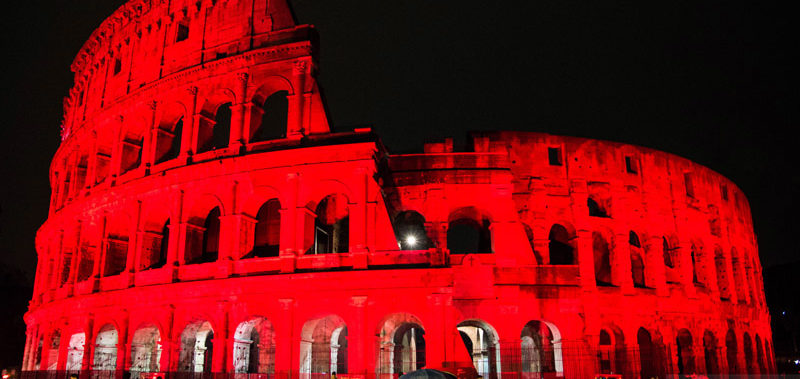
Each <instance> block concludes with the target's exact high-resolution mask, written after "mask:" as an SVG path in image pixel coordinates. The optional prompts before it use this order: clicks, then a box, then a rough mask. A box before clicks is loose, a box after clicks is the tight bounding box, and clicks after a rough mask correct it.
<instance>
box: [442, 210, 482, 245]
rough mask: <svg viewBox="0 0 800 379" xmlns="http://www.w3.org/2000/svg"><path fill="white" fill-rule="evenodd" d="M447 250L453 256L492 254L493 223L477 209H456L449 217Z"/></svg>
mask: <svg viewBox="0 0 800 379" xmlns="http://www.w3.org/2000/svg"><path fill="white" fill-rule="evenodd" d="M448 221H449V223H448V226H447V248H448V249H449V250H450V252H451V253H453V254H476V253H477V254H490V253H492V235H491V231H490V226H491V221H490V217H489V215H488V214H486V213H485V212H482V211H480V210H479V209H477V208H475V207H463V208H459V209H456V210H455V211H453V212H452V213H450V216H449V217H448Z"/></svg>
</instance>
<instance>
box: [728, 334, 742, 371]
mask: <svg viewBox="0 0 800 379" xmlns="http://www.w3.org/2000/svg"><path fill="white" fill-rule="evenodd" d="M725 350H726V352H725V359H726V360H727V363H728V373H729V374H741V373H742V372H741V368H740V367H739V359H738V357H739V345H738V343H737V342H736V333H734V332H733V329H729V330H728V333H727V334H725Z"/></svg>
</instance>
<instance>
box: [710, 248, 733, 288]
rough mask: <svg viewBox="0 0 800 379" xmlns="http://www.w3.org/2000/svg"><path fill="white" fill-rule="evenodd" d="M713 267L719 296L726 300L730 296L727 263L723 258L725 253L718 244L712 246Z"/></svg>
mask: <svg viewBox="0 0 800 379" xmlns="http://www.w3.org/2000/svg"><path fill="white" fill-rule="evenodd" d="M714 268H715V270H716V273H717V287H718V288H719V298H720V299H722V300H728V299H730V298H731V291H730V281H729V278H728V265H727V262H726V260H725V253H724V252H723V251H722V248H721V247H719V246H716V247H715V248H714Z"/></svg>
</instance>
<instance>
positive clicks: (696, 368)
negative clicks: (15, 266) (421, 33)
mask: <svg viewBox="0 0 800 379" xmlns="http://www.w3.org/2000/svg"><path fill="white" fill-rule="evenodd" d="M675 351H677V350H676V349H674V347H673V346H668V345H667V346H665V345H653V347H652V348H650V349H626V348H615V347H611V346H600V347H599V348H596V349H589V348H585V347H582V346H574V345H573V346H568V347H560V346H546V347H544V348H522V347H519V346H513V347H506V348H499V349H497V348H494V347H488V348H486V349H484V350H478V351H475V350H473V352H472V359H473V362H472V363H473V366H474V367H475V369H476V371H477V373H478V374H479V375H481V376H482V377H483V378H484V379H556V378H559V379H561V378H563V379H594V378H595V377H597V376H598V375H620V376H621V377H622V378H643V379H667V378H669V379H672V378H675V379H677V378H679V377H691V376H692V375H693V374H700V375H702V376H707V377H709V378H716V377H721V378H745V377H747V378H762V379H763V378H769V377H774V375H769V374H766V373H774V372H775V367H774V366H773V365H772V362H771V360H767V359H762V360H759V359H758V357H756V356H754V354H722V350H710V351H706V352H705V354H702V355H697V356H695V355H693V354H695V353H697V350H696V349H695V350H689V353H687V354H682V355H681V356H673V355H674V354H675ZM701 353H703V352H702V351H701ZM708 353H711V354H708ZM726 353H729V352H726ZM346 357H347V356H346V350H344V349H343V350H342V351H340V352H339V355H338V356H331V355H330V353H317V352H315V353H313V354H312V355H311V361H310V363H309V362H307V363H306V365H305V367H304V369H303V370H300V369H298V370H286V371H275V370H274V367H275V366H274V365H267V366H262V367H266V368H267V369H268V370H270V371H272V372H268V373H194V372H161V373H145V372H142V373H139V372H134V373H133V374H132V373H131V372H122V371H114V370H83V371H80V372H77V371H24V372H22V373H21V375H20V378H21V379H69V378H70V375H71V374H75V375H78V377H79V379H331V378H332V377H333V375H332V372H331V371H333V370H332V368H336V371H337V372H336V379H395V378H397V377H399V376H400V375H401V374H403V373H406V372H410V371H413V370H414V369H417V368H422V367H424V364H425V361H424V359H425V358H424V357H425V351H424V349H415V350H414V351H403V350H399V349H398V350H394V351H382V352H379V353H378V354H377V356H376V360H375V368H374V370H370V371H369V372H364V371H361V372H352V371H348V365H347V364H346V362H347V359H346ZM729 359H730V360H734V361H735V363H734V364H730V365H729V363H728V360H729ZM331 361H333V362H334V364H333V365H332V364H331ZM272 362H274V360H273V361H272ZM450 363H451V364H453V362H450ZM302 371H305V372H302ZM728 373H730V375H729V374H728ZM720 374H722V375H720Z"/></svg>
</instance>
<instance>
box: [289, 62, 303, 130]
mask: <svg viewBox="0 0 800 379" xmlns="http://www.w3.org/2000/svg"><path fill="white" fill-rule="evenodd" d="M308 70H309V63H308V62H307V61H305V60H298V61H296V62H295V63H294V67H293V69H292V87H293V88H294V93H293V94H291V95H289V96H288V100H289V114H288V128H287V131H286V138H289V139H299V138H301V137H302V136H303V135H305V133H306V130H304V129H303V108H304V106H303V103H304V100H305V96H304V95H305V80H306V75H308Z"/></svg>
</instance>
